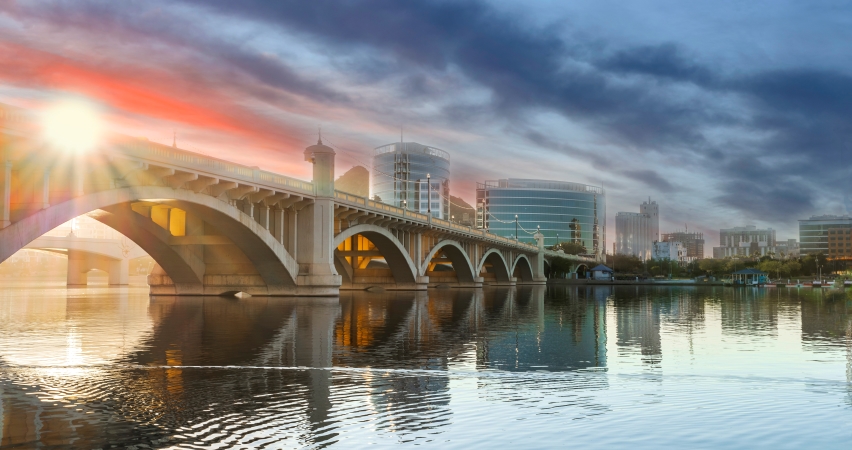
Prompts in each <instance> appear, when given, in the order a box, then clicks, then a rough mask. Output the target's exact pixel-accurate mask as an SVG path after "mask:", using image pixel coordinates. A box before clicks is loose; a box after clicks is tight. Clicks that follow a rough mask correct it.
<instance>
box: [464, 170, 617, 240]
mask: <svg viewBox="0 0 852 450" xmlns="http://www.w3.org/2000/svg"><path fill="white" fill-rule="evenodd" d="M515 215H517V216H518V234H519V236H518V237H519V238H520V239H521V241H524V242H530V241H532V235H531V234H529V233H534V232H535V230H536V228H537V227H541V233H542V234H543V235H544V245H545V246H548V247H549V246H551V245H555V244H556V243H557V237H558V239H559V242H575V243H578V244H581V245H582V246H584V247H585V248H586V252H587V254H594V255H597V256H602V255H603V253H604V249H605V248H606V242H605V236H606V195H605V192H604V190H603V188H600V187H597V186H588V185H585V184H580V183H569V182H564V181H547V180H521V179H503V180H492V181H486V182H484V183H477V186H476V225H477V227H479V228H485V229H487V230H488V231H490V232H491V233H494V234H496V235H498V236H504V237H509V238H514V237H515ZM524 229H526V230H527V232H525V231H524ZM528 232H529V233H528Z"/></svg>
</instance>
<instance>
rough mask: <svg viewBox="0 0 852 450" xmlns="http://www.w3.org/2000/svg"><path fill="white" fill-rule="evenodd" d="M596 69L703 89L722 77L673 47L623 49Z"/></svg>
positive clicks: (672, 45)
mask: <svg viewBox="0 0 852 450" xmlns="http://www.w3.org/2000/svg"><path fill="white" fill-rule="evenodd" d="M596 66H597V67H599V68H601V69H604V70H607V71H610V72H613V73H621V74H628V73H629V74H641V75H648V76H651V77H655V78H661V79H667V80H673V81H684V82H690V83H695V84H698V85H703V86H712V85H715V84H717V83H718V81H719V75H718V74H717V73H715V72H713V71H711V70H710V69H708V68H707V67H704V66H702V65H701V64H699V63H698V62H696V61H693V60H691V59H690V58H689V57H687V56H686V55H684V54H683V51H682V50H681V49H680V48H678V47H677V46H676V45H674V44H672V43H667V44H662V45H656V46H643V47H635V48H630V49H622V50H619V51H617V52H615V53H614V54H612V55H610V56H608V57H606V58H603V59H601V60H600V61H598V62H596Z"/></svg>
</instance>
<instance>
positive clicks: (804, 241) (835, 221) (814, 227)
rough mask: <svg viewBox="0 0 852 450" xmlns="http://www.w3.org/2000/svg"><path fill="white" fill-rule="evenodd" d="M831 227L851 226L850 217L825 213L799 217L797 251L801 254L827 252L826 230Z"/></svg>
mask: <svg viewBox="0 0 852 450" xmlns="http://www.w3.org/2000/svg"><path fill="white" fill-rule="evenodd" d="M833 228H842V229H849V228H852V217H849V216H830V215H826V216H811V218H810V219H799V251H800V252H801V254H803V255H806V254H808V253H825V254H828V250H829V246H828V230H830V229H833Z"/></svg>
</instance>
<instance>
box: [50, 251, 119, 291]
mask: <svg viewBox="0 0 852 450" xmlns="http://www.w3.org/2000/svg"><path fill="white" fill-rule="evenodd" d="M93 269H97V270H102V271H104V272H106V273H107V274H108V275H109V284H110V285H111V286H120V285H127V284H128V283H129V281H128V280H129V275H130V260H128V259H113V258H107V257H105V256H100V255H96V254H93V253H89V252H84V251H80V250H68V271H67V281H66V282H67V284H68V286H85V285H86V283H87V282H88V272H89V271H91V270H93Z"/></svg>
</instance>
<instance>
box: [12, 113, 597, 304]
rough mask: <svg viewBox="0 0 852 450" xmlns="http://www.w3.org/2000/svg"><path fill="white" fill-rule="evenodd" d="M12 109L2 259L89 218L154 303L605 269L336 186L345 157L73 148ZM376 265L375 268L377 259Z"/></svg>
mask: <svg viewBox="0 0 852 450" xmlns="http://www.w3.org/2000/svg"><path fill="white" fill-rule="evenodd" d="M39 135H40V134H39V132H38V128H37V127H36V124H35V123H34V122H33V120H32V119H31V118H30V116H29V115H28V113H27V112H26V111H23V110H20V109H16V108H11V107H7V106H2V105H0V262H2V261H4V260H5V259H6V258H8V257H9V256H11V255H12V254H14V253H15V252H17V251H18V250H20V249H22V248H25V247H26V246H27V245H28V244H30V243H31V242H33V241H34V240H36V239H38V238H39V237H40V236H42V235H43V234H45V233H46V232H47V231H49V230H51V229H53V228H55V227H57V226H58V225H60V224H62V223H64V222H66V221H68V220H70V219H72V218H74V217H77V216H80V215H84V214H86V215H88V216H90V217H93V218H94V219H96V220H98V221H100V222H102V223H104V224H106V225H108V226H110V227H112V228H114V229H116V230H117V231H119V232H120V233H121V234H123V235H124V236H127V238H128V239H130V240H132V241H133V242H135V243H136V244H137V245H138V246H139V247H140V248H141V249H142V250H143V251H144V252H146V253H147V254H149V255H150V256H151V257H152V258H153V259H154V260H155V261H156V262H157V265H156V266H155V268H154V271H153V272H152V273H151V274H150V275H149V277H148V283H149V285H150V292H151V294H154V295H224V294H231V293H236V292H246V293H249V294H252V295H297V296H298V295H319V296H326V295H337V294H338V292H339V290H340V289H364V288H368V287H371V286H382V287H384V288H386V289H426V288H427V287H429V286H436V285H447V286H464V287H478V286H482V285H483V284H501V285H511V284H516V283H531V284H535V283H538V284H541V283H545V282H546V278H545V275H544V273H545V272H544V264H545V261H546V260H548V259H552V258H563V259H567V260H569V261H570V262H571V264H575V265H580V264H585V265H589V264H593V263H594V260H593V259H591V258H584V257H578V256H574V255H565V254H561V253H556V252H551V251H547V250H544V248H543V239H542V238H541V236H539V237H538V239H537V244H530V243H523V242H518V241H515V240H512V239H507V238H504V237H500V236H496V235H493V234H490V233H488V232H486V231H484V230H480V229H474V228H470V227H465V226H460V225H458V224H455V223H451V222H448V221H444V220H440V219H436V218H433V217H431V216H428V215H425V214H420V213H416V212H413V211H408V210H404V209H403V208H398V207H395V206H391V205H387V204H384V203H380V202H375V201H372V200H369V199H367V198H364V197H358V196H353V195H350V194H347V193H344V192H340V191H336V190H335V189H334V157H335V153H334V150H333V149H332V148H330V147H328V146H326V145H323V144H322V142H321V141H320V142H318V143H317V144H316V145H312V146H310V147H308V148H307V149H306V150H305V152H304V157H305V160H306V161H307V162H309V163H311V164H313V182H305V181H301V180H297V179H294V178H290V177H287V176H284V175H280V174H276V173H272V172H267V171H263V170H261V169H259V168H258V167H250V166H245V165H240V164H236V163H233V162H230V161H225V160H221V159H217V158H213V157H209V156H205V155H201V154H198V153H193V152H189V151H185V150H182V149H178V148H175V147H170V146H166V145H160V144H155V143H152V142H149V141H147V140H145V139H138V138H131V137H125V136H112V137H110V138H109V139H108V140H106V141H105V142H104V143H102V145H101V146H100V147H99V148H97V149H96V150H93V151H90V152H87V153H83V154H74V153H69V152H63V151H61V150H58V149H56V148H53V147H51V146H50V145H47V144H45V143H44V142H43V141H42V140H41V139H40V138H39ZM371 263H372V264H371Z"/></svg>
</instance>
